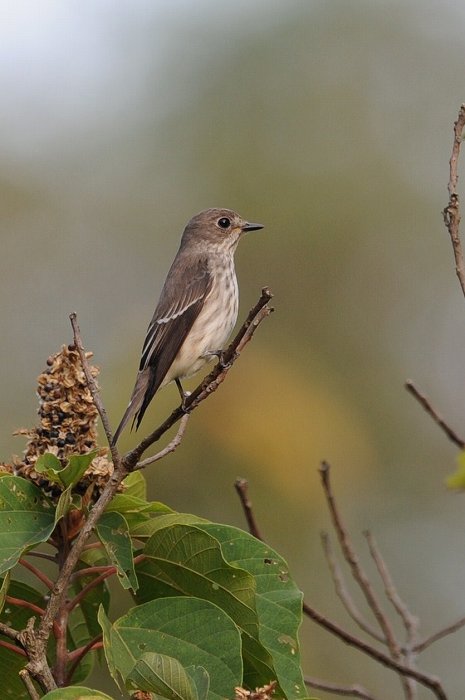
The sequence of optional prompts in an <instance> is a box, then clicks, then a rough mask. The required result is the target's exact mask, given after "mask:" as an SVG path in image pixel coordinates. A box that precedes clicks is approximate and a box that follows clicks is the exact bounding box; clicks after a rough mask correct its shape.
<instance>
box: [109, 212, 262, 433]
mask: <svg viewBox="0 0 465 700" xmlns="http://www.w3.org/2000/svg"><path fill="white" fill-rule="evenodd" d="M261 228H263V226H262V224H250V223H248V222H247V221H244V219H242V218H241V217H240V216H239V214H236V213H235V212H234V211H231V209H206V210H205V211H202V212H200V214H197V215H196V216H194V217H193V218H192V219H191V220H190V221H189V223H188V224H187V226H186V228H185V229H184V233H183V234H182V238H181V244H180V246H179V250H178V252H177V254H176V257H175V259H174V261H173V264H172V265H171V268H170V271H169V272H168V276H167V278H166V280H165V284H164V285H163V289H162V292H161V295H160V299H159V302H158V304H157V308H156V309H155V313H154V314H153V318H152V320H151V322H150V325H149V327H148V329H147V335H146V337H145V341H144V345H143V348H142V357H141V361H140V365H139V372H138V374H137V379H136V385H135V387H134V390H133V392H132V396H131V400H130V402H129V405H128V407H127V409H126V412H125V414H124V416H123V418H122V419H121V423H120V424H119V426H118V428H117V430H116V433H115V436H114V438H113V444H115V443H116V441H117V440H118V438H119V436H120V434H121V431H122V430H123V428H124V427H125V425H126V424H127V422H128V421H129V420H130V419H131V418H132V419H133V425H134V422H135V423H136V429H137V428H138V427H139V425H140V422H141V420H142V418H143V416H144V413H145V411H146V410H147V407H148V405H149V403H150V402H151V400H152V399H153V397H154V396H155V393H156V392H157V391H158V389H159V388H160V387H162V386H165V385H166V384H169V383H170V382H172V381H173V380H174V381H175V382H176V385H177V387H178V389H179V392H180V394H181V398H182V399H183V400H184V399H185V396H186V394H185V393H184V391H183V389H182V386H181V382H180V379H182V378H183V377H189V376H191V375H192V374H195V372H197V371H198V370H199V369H200V368H201V367H202V366H203V365H204V364H205V363H206V362H208V361H209V360H211V359H212V357H213V356H215V355H219V354H220V352H221V350H222V349H223V347H224V345H225V343H226V341H227V339H228V337H229V335H230V333H231V331H232V329H233V328H234V325H235V323H236V320H237V312H238V306H239V291H238V288H237V279H236V271H235V268H234V252H235V250H236V248H237V244H238V243H239V239H240V238H241V236H242V234H243V233H247V232H248V231H256V230H258V229H261Z"/></svg>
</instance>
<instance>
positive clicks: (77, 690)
mask: <svg viewBox="0 0 465 700" xmlns="http://www.w3.org/2000/svg"><path fill="white" fill-rule="evenodd" d="M81 698H87V700H113V698H111V697H110V696H109V695H107V694H106V693H101V692H100V690H92V689H91V688H84V687H83V686H74V687H73V688H57V689H56V690H51V691H50V692H49V693H47V694H46V695H44V696H43V697H42V700H81Z"/></svg>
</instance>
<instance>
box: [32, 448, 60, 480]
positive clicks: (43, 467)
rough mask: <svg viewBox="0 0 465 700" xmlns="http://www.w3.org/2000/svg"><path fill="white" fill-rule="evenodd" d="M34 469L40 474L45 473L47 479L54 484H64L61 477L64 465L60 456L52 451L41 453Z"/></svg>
mask: <svg viewBox="0 0 465 700" xmlns="http://www.w3.org/2000/svg"><path fill="white" fill-rule="evenodd" d="M34 469H35V470H36V472H38V473H39V474H44V475H45V476H46V477H47V479H48V480H49V481H51V482H53V483H54V484H60V486H63V481H62V480H61V477H60V472H61V471H62V469H63V465H62V463H61V462H60V460H59V459H58V457H57V456H56V455H54V454H52V453H51V452H45V454H43V455H40V456H39V457H38V458H37V461H36V463H35V465H34Z"/></svg>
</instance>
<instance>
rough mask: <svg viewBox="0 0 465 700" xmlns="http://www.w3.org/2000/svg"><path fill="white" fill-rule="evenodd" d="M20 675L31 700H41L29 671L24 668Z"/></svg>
mask: <svg viewBox="0 0 465 700" xmlns="http://www.w3.org/2000/svg"><path fill="white" fill-rule="evenodd" d="M18 675H19V677H20V678H21V680H22V681H23V683H24V685H25V687H26V690H27V692H28V693H29V697H30V698H31V700H40V697H39V693H38V692H37V690H36V689H35V687H34V683H33V682H32V678H31V676H30V674H29V671H28V670H27V669H26V668H22V669H21V671H20V672H19V674H18Z"/></svg>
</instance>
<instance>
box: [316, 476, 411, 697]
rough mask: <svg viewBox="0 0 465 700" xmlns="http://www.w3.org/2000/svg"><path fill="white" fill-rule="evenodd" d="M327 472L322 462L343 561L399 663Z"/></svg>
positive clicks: (406, 687) (408, 690) (407, 681)
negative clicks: (347, 565)
mask: <svg viewBox="0 0 465 700" xmlns="http://www.w3.org/2000/svg"><path fill="white" fill-rule="evenodd" d="M329 472H330V466H329V464H328V463H327V462H322V464H321V467H320V475H321V483H322V485H323V491H324V493H325V496H326V501H327V503H328V508H329V512H330V514H331V519H332V522H333V526H334V529H335V530H336V534H337V537H338V540H339V545H340V547H341V551H342V553H343V555H344V559H345V560H346V562H347V563H348V564H349V566H350V570H351V572H352V576H353V577H354V579H355V581H356V582H357V583H358V585H359V587H360V590H361V591H362V593H363V595H364V596H365V600H366V601H367V604H368V607H369V608H370V609H371V611H372V612H373V614H374V616H375V618H376V620H377V622H378V624H379V626H380V629H381V631H382V633H383V635H384V638H385V640H386V643H387V646H388V648H389V651H390V652H391V655H392V657H393V658H394V659H395V660H396V661H399V662H400V661H401V660H402V650H401V647H400V645H399V643H398V642H397V639H396V638H395V636H394V630H393V629H392V627H391V624H390V622H389V620H388V618H387V616H386V615H385V613H384V611H383V610H382V608H381V605H380V603H379V601H378V598H377V596H376V594H375V592H374V590H373V587H372V585H371V583H370V580H369V578H368V576H367V575H366V573H365V571H364V570H363V568H362V565H361V563H360V560H359V558H358V557H357V554H356V553H355V549H354V547H353V545H352V542H351V540H350V537H349V533H348V531H347V529H346V527H345V525H344V523H343V522H342V518H341V515H340V513H339V509H338V506H337V503H336V499H335V497H334V493H333V490H332V487H331V482H330V478H329ZM400 680H401V682H402V685H403V687H404V692H405V697H406V698H407V699H409V700H411V699H413V697H414V688H413V686H412V683H411V681H410V679H409V678H405V675H404V674H401V679H400Z"/></svg>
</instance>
